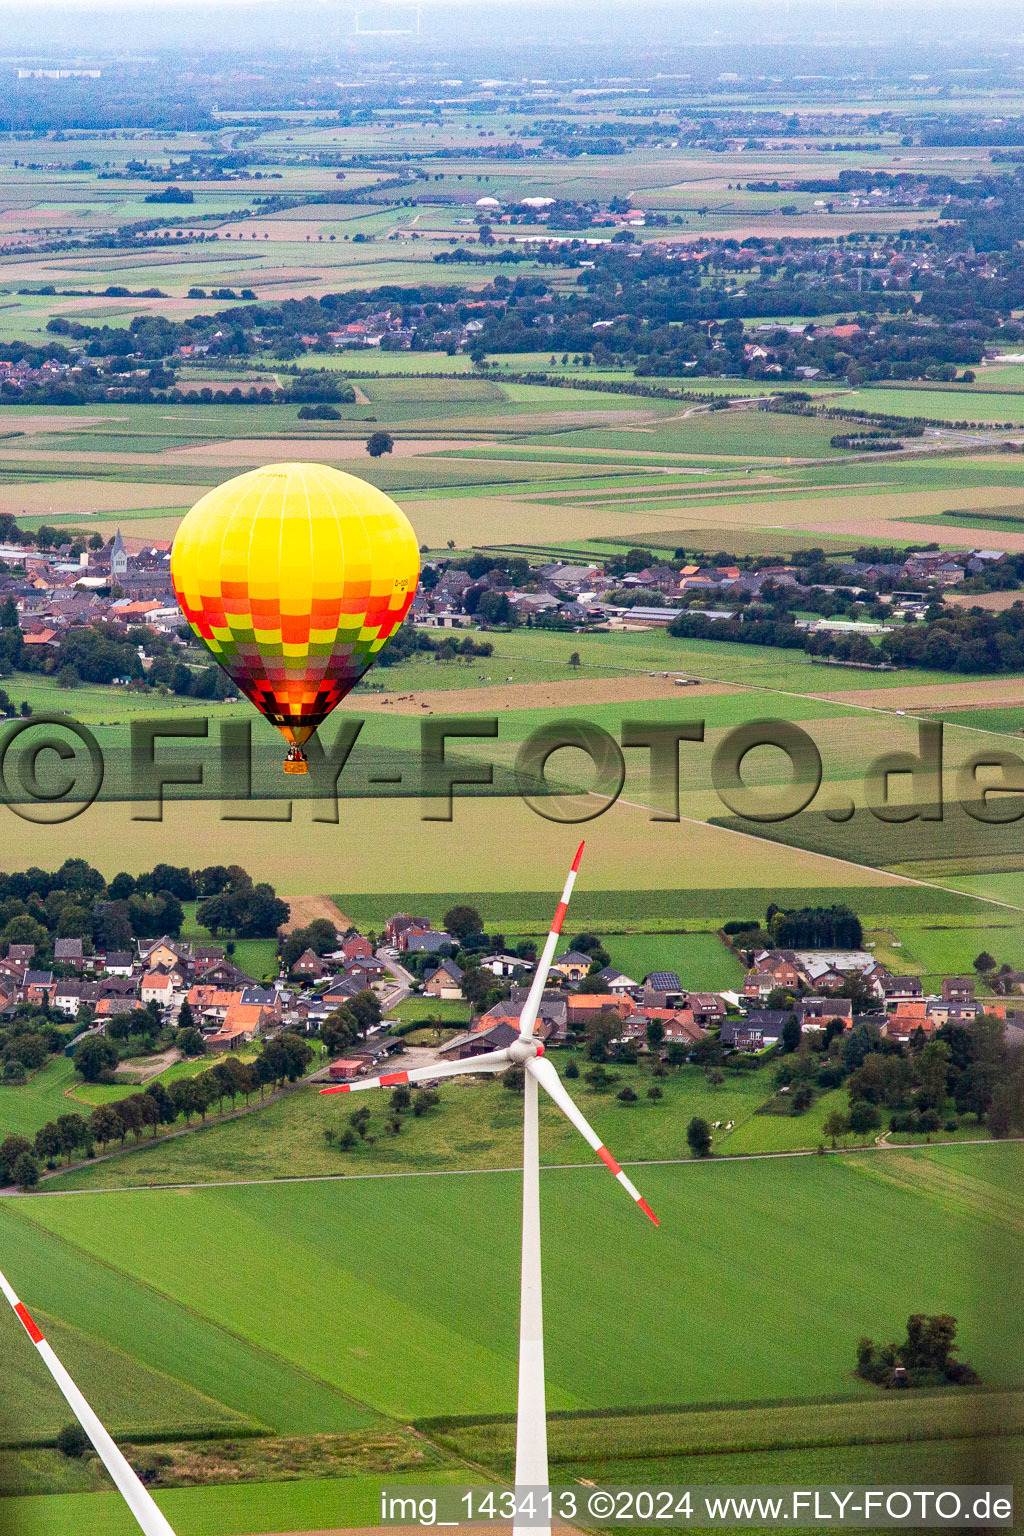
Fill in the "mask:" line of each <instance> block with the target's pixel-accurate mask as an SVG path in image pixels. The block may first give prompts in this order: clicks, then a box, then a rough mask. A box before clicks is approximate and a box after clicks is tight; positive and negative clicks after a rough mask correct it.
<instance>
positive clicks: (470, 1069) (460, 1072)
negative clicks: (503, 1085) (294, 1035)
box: [320, 1051, 513, 1093]
mask: <svg viewBox="0 0 1024 1536" xmlns="http://www.w3.org/2000/svg"><path fill="white" fill-rule="evenodd" d="M512 1064H513V1062H512V1057H511V1056H510V1054H509V1052H508V1051H487V1052H486V1053H485V1054H484V1055H482V1056H467V1057H466V1059H465V1060H464V1061H438V1062H435V1063H434V1065H432V1066H427V1067H410V1069H409V1071H408V1072H383V1073H381V1075H380V1077H361V1078H357V1079H356V1081H355V1082H353V1083H332V1084H331V1086H330V1087H329V1088H321V1089H320V1092H321V1093H358V1092H360V1091H361V1090H362V1089H363V1088H397V1087H398V1086H399V1084H400V1083H429V1082H431V1081H432V1080H433V1079H434V1078H435V1077H471V1076H472V1075H473V1073H474V1072H503V1071H504V1070H505V1068H506V1067H510V1066H512Z"/></svg>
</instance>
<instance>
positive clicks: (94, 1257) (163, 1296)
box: [16, 1186, 397, 1430]
mask: <svg viewBox="0 0 1024 1536" xmlns="http://www.w3.org/2000/svg"><path fill="white" fill-rule="evenodd" d="M200 1187H202V1186H200ZM68 1193H70V1191H68ZM17 1218H20V1219H23V1220H25V1221H27V1222H28V1223H29V1225H30V1226H32V1227H34V1228H35V1230H36V1231H37V1232H42V1233H44V1234H45V1235H46V1236H47V1237H50V1238H53V1239H54V1241H56V1242H58V1243H65V1244H66V1245H67V1246H68V1247H69V1248H71V1249H72V1250H73V1251H74V1252H75V1253H76V1254H78V1255H79V1257H80V1258H83V1259H85V1260H86V1261H87V1262H88V1263H92V1264H97V1265H99V1267H100V1268H101V1269H105V1270H108V1271H109V1273H110V1274H112V1275H116V1276H117V1277H118V1278H119V1279H121V1280H130V1281H131V1282H132V1284H134V1285H138V1286H140V1287H141V1288H142V1289H143V1290H145V1291H148V1292H149V1293H150V1295H152V1296H156V1297H158V1298H159V1299H160V1301H162V1302H165V1303H166V1304H167V1305H168V1306H172V1307H176V1308H177V1309H178V1311H179V1312H184V1313H186V1314H187V1315H188V1316H189V1317H192V1318H195V1319H196V1321H197V1322H199V1323H201V1324H202V1325H203V1326H204V1327H206V1328H213V1329H215V1330H216V1331H217V1332H218V1333H223V1334H225V1335H226V1336H227V1337H228V1338H230V1339H235V1340H236V1341H237V1342H238V1343H239V1344H242V1345H244V1346H245V1348H247V1349H251V1350H252V1351H253V1353H254V1354H255V1355H256V1356H260V1355H263V1356H265V1357H266V1358H267V1359H269V1360H275V1361H276V1362H277V1363H278V1364H279V1365H283V1366H285V1367H286V1368H287V1369H288V1370H290V1371H294V1372H295V1373H296V1375H298V1376H302V1377H305V1379H306V1380H307V1381H313V1382H316V1384H317V1386H319V1387H322V1388H325V1389H326V1390H327V1391H328V1392H334V1393H336V1394H337V1396H338V1397H340V1398H342V1399H343V1401H345V1402H346V1403H351V1404H352V1405H353V1406H354V1407H356V1408H359V1409H361V1410H362V1411H363V1412H364V1413H368V1414H370V1415H371V1417H373V1418H376V1419H378V1420H385V1421H388V1422H390V1423H395V1422H397V1421H396V1420H394V1419H392V1417H391V1415H390V1414H388V1413H385V1412H384V1411H383V1410H382V1409H380V1408H375V1407H374V1405H373V1404H372V1403H367V1402H364V1401H363V1399H362V1398H360V1397H355V1396H353V1394H352V1393H351V1392H345V1391H344V1390H343V1389H342V1388H341V1387H339V1386H337V1385H336V1384H335V1383H334V1382H333V1381H328V1380H327V1378H326V1377H325V1376H318V1375H317V1374H316V1372H315V1371H311V1370H310V1369H309V1368H308V1366H304V1365H300V1364H299V1363H298V1362H297V1361H295V1360H289V1358H288V1356H287V1355H282V1354H279V1353H278V1352H277V1350H275V1349H268V1348H267V1347H266V1346H265V1345H263V1344H258V1343H257V1342H256V1340H255V1339H249V1338H246V1336H245V1334H244V1333H239V1332H238V1331H237V1330H236V1329H234V1328H231V1327H229V1326H228V1325H227V1323H221V1322H218V1321H217V1319H216V1318H214V1317H210V1316H208V1315H207V1314H206V1313H205V1312H200V1311H199V1310H198V1308H196V1307H193V1306H191V1305H190V1304H189V1303H188V1302H186V1301H180V1300H179V1299H178V1298H177V1297H176V1296H172V1295H170V1294H169V1292H167V1291H163V1290H161V1289H160V1287H159V1286H157V1285H154V1284H153V1283H152V1281H150V1280H143V1279H141V1278H140V1277H139V1276H138V1275H135V1274H132V1273H131V1271H130V1270H127V1269H121V1268H120V1267H119V1266H118V1265H117V1264H115V1263H113V1262H112V1261H111V1260H110V1259H105V1258H103V1257H102V1256H101V1255H100V1254H98V1253H92V1252H90V1250H89V1249H88V1248H83V1247H82V1245H81V1244H80V1243H77V1242H75V1241H74V1239H73V1238H69V1237H67V1236H65V1235H64V1234H63V1233H58V1232H51V1231H50V1229H49V1227H45V1226H43V1225H42V1223H41V1222H38V1221H34V1220H33V1219H32V1217H31V1216H30V1215H29V1214H28V1212H27V1211H25V1212H21V1211H19V1212H17V1213H16V1219H17ZM50 1315H51V1316H56V1314H55V1313H52V1312H51V1314H50ZM59 1321H61V1322H64V1323H67V1321H68V1320H67V1318H63V1317H62V1318H60V1319H59ZM70 1326H71V1327H75V1324H74V1323H72V1324H71V1325H70ZM116 1347H118V1346H115V1348H116ZM122 1353H125V1351H124V1350H122ZM132 1358H133V1359H134V1358H137V1357H135V1356H133V1357H132ZM164 1375H166V1376H168V1377H169V1378H170V1379H171V1380H172V1381H179V1380H180V1379H181V1378H180V1377H178V1376H172V1375H171V1373H170V1372H169V1371H165V1372H164ZM183 1385H184V1386H186V1387H191V1383H190V1382H187V1381H186V1382H183ZM192 1390H193V1391H194V1390H195V1388H192ZM213 1401H215V1402H219V1401H220V1399H213ZM221 1406H222V1407H225V1408H229V1407H230V1404H228V1403H223V1404H221ZM252 1422H253V1423H254V1424H259V1423H260V1421H259V1420H258V1419H256V1418H253V1420H252ZM265 1427H266V1428H267V1429H269V1430H272V1429H273V1426H272V1425H269V1424H268V1425H266V1426H265Z"/></svg>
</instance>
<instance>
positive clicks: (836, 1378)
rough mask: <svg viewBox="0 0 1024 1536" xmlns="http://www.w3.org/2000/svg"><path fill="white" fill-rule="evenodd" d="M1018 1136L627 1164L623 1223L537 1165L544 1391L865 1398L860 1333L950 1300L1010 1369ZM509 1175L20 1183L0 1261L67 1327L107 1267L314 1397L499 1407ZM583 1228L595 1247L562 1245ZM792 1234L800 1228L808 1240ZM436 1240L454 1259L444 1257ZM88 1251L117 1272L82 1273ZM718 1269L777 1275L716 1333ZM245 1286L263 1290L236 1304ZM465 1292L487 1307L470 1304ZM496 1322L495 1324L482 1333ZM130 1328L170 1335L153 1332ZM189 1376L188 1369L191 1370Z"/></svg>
mask: <svg viewBox="0 0 1024 1536" xmlns="http://www.w3.org/2000/svg"><path fill="white" fill-rule="evenodd" d="M1021 1156H1022V1154H1021V1151H1020V1148H1019V1147H1017V1146H1015V1145H1012V1144H1008V1145H990V1146H987V1147H976V1148H962V1149H959V1150H947V1149H943V1148H937V1149H931V1150H929V1151H924V1152H922V1151H915V1152H892V1153H884V1152H883V1153H876V1154H860V1155H858V1156H854V1157H850V1158H842V1157H827V1158H814V1157H811V1158H802V1159H796V1160H791V1159H782V1160H772V1159H767V1160H755V1161H751V1162H740V1163H731V1162H728V1161H724V1162H717V1163H712V1164H710V1165H700V1164H689V1165H687V1166H685V1167H671V1168H669V1167H664V1168H657V1167H651V1168H647V1169H644V1170H642V1178H641V1184H642V1187H643V1190H644V1193H645V1194H646V1196H647V1198H648V1199H649V1200H650V1202H651V1204H652V1205H653V1206H654V1208H655V1210H656V1211H657V1212H658V1214H659V1216H660V1217H661V1221H662V1226H661V1229H660V1231H655V1230H654V1229H653V1228H648V1227H644V1226H642V1225H640V1224H639V1222H638V1218H637V1217H636V1215H635V1213H634V1212H632V1210H631V1209H630V1208H629V1206H628V1203H627V1202H624V1200H623V1198H622V1195H621V1192H620V1191H619V1190H618V1189H616V1188H615V1186H614V1185H613V1184H612V1181H611V1180H608V1179H606V1178H604V1177H603V1176H602V1170H601V1169H600V1168H599V1167H594V1168H588V1169H587V1170H586V1171H584V1170H580V1171H573V1170H561V1171H556V1170H553V1171H551V1172H549V1173H547V1174H546V1175H545V1177H544V1180H543V1203H544V1211H545V1233H546V1240H545V1267H546V1280H547V1288H548V1292H549V1294H550V1295H551V1296H555V1297H557V1296H560V1295H572V1297H573V1305H572V1307H571V1308H565V1309H563V1308H560V1307H558V1306H554V1307H550V1308H549V1310H548V1316H547V1333H548V1383H549V1399H550V1403H551V1406H552V1408H554V1409H561V1408H572V1407H584V1406H585V1407H591V1408H602V1407H614V1406H615V1405H618V1404H636V1405H640V1404H644V1403H647V1404H654V1403H671V1402H676V1403H691V1404H693V1403H711V1402H728V1401H742V1402H749V1401H750V1400H751V1399H757V1398H778V1397H792V1396H793V1395H794V1389H795V1395H798V1396H803V1397H805V1398H806V1397H810V1396H815V1395H824V1396H827V1397H828V1398H829V1399H830V1400H834V1399H838V1398H845V1397H862V1398H863V1397H872V1396H873V1392H872V1389H870V1388H866V1387H865V1386H864V1384H863V1383H860V1382H858V1381H857V1380H856V1378H854V1377H853V1376H852V1375H851V1366H852V1361H853V1353H854V1348H855V1345H856V1340H857V1338H858V1337H859V1336H860V1335H861V1334H864V1333H869V1334H871V1335H872V1336H874V1337H876V1338H877V1337H894V1336H896V1333H897V1331H898V1329H899V1328H900V1326H901V1324H902V1323H903V1322H904V1321H905V1319H906V1315H907V1312H908V1310H921V1311H933V1312H938V1311H949V1312H952V1313H953V1314H954V1315H955V1316H956V1317H957V1318H958V1319H959V1322H960V1339H961V1342H962V1345H963V1355H964V1358H965V1359H968V1360H970V1361H971V1362H972V1364H973V1365H974V1366H975V1367H976V1369H977V1370H978V1371H979V1373H980V1374H981V1377H982V1380H983V1382H984V1384H985V1385H986V1386H987V1387H997V1386H1003V1387H1009V1386H1015V1385H1018V1384H1019V1383H1020V1374H1021V1370H1020V1364H1019V1362H1020V1352H1019V1350H1018V1349H1017V1348H1016V1347H1015V1346H1016V1342H1019V1339H1018V1337H1017V1334H1016V1324H1015V1323H1013V1321H1012V1317H1008V1316H1007V1314H1006V1312H1005V1309H1004V1308H1003V1305H1002V1298H1003V1296H1004V1295H1005V1294H1006V1293H1007V1290H1008V1288H1011V1287H1012V1284H1013V1276H1014V1274H1015V1273H1016V1271H1017V1269H1018V1268H1019V1264H1020V1260H1021V1243H1022V1239H1024V1232H1022V1229H1021V1223H1020V1220H1019V1216H1017V1215H1014V1214H1013V1210H1012V1204H1013V1202H1012V1195H1011V1194H1010V1191H1009V1190H1008V1189H1007V1187H1006V1180H1007V1178H1012V1177H1016V1176H1017V1175H1018V1174H1019V1169H1020V1163H1021ZM518 1182H519V1181H518V1179H517V1178H516V1177H515V1176H514V1175H511V1174H503V1173H494V1174H490V1175H475V1176H474V1175H469V1176H464V1177H460V1178H459V1179H458V1191H457V1203H455V1204H453V1194H454V1190H453V1187H452V1184H451V1179H450V1177H449V1178H445V1177H440V1178H426V1179H417V1178H413V1179H398V1180H373V1179H370V1180H354V1181H352V1182H340V1183H339V1182H334V1183H327V1184H323V1183H313V1184H292V1185H288V1186H277V1187H273V1186H271V1187H267V1186H254V1187H249V1188H241V1189H239V1188H235V1189H231V1188H227V1189H216V1188H208V1189H205V1190H194V1191H165V1192H158V1191H157V1192H154V1191H146V1190H143V1191H138V1192H136V1193H128V1194H114V1195H103V1194H97V1195H92V1196H90V1195H80V1196H76V1197H73V1198H61V1199H47V1198H40V1197H35V1198H32V1199H30V1200H28V1201H25V1202H20V1203H17V1204H16V1207H15V1213H14V1214H15V1215H16V1216H17V1218H18V1230H19V1231H22V1232H26V1233H28V1232H33V1233H34V1236H33V1239H32V1241H31V1242H27V1241H25V1240H23V1241H22V1243H21V1244H20V1245H19V1249H18V1252H19V1265H18V1268H17V1269H16V1271H15V1276H14V1278H15V1279H16V1281H18V1282H19V1284H20V1288H21V1290H22V1291H23V1293H24V1294H25V1296H26V1299H27V1300H29V1302H30V1303H31V1302H33V1301H35V1302H36V1303H37V1304H38V1303H39V1302H40V1301H42V1302H44V1303H45V1305H46V1307H47V1310H49V1311H51V1312H53V1311H54V1310H55V1305H54V1303H55V1302H56V1301H57V1298H58V1297H62V1302H61V1305H60V1307H59V1308H58V1309H57V1310H58V1312H59V1313H66V1312H67V1310H68V1309H69V1307H72V1306H73V1308H74V1310H75V1312H76V1314H77V1315H78V1317H79V1318H80V1319H81V1325H82V1326H83V1327H84V1328H88V1327H89V1326H90V1323H91V1322H92V1319H91V1318H90V1317H89V1313H90V1311H93V1313H94V1308H90V1305H89V1300H90V1298H91V1295H92V1294H93V1291H94V1287H95V1284H96V1282H97V1279H98V1277H99V1276H104V1277H105V1276H109V1281H105V1282H104V1283H107V1284H113V1283H121V1282H119V1281H117V1280H116V1279H115V1277H116V1276H118V1275H120V1274H126V1275H128V1276H130V1277H131V1281H130V1282H126V1283H127V1284H128V1288H129V1291H130V1290H131V1287H132V1286H134V1287H136V1288H137V1287H138V1286H139V1285H140V1284H141V1285H143V1286H151V1287H153V1288H154V1289H155V1290H156V1291H157V1292H158V1293H160V1295H161V1297H164V1296H166V1297H167V1298H168V1301H167V1302H164V1301H162V1300H161V1303H160V1304H161V1305H162V1306H163V1307H164V1308H165V1309H167V1308H168V1306H169V1305H170V1306H172V1307H173V1309H175V1310H177V1311H178V1315H179V1316H182V1315H185V1314H188V1315H190V1316H192V1317H194V1318H195V1319H197V1323H196V1325H195V1326H199V1324H200V1323H201V1324H202V1326H204V1327H205V1328H206V1329H207V1331H208V1332H209V1330H211V1329H212V1330H213V1331H215V1332H219V1333H220V1334H221V1335H223V1331H224V1330H230V1331H231V1332H233V1333H234V1332H237V1333H238V1334H239V1335H240V1336H241V1337H242V1338H244V1339H245V1340H246V1341H249V1342H248V1347H250V1348H251V1349H254V1351H256V1352H270V1353H272V1354H273V1355H274V1356H276V1357H277V1358H278V1359H279V1360H280V1361H281V1362H282V1369H283V1368H286V1367H287V1368H289V1369H291V1370H295V1371H300V1372H305V1373H307V1376H308V1379H310V1380H313V1381H316V1382H319V1383H322V1384H323V1386H322V1387H321V1391H322V1392H330V1391H332V1390H333V1392H334V1393H343V1394H350V1395H351V1397H354V1398H356V1399H359V1400H361V1401H362V1402H363V1403H365V1404H367V1405H369V1406H370V1407H371V1408H373V1409H376V1410H378V1411H381V1412H384V1413H387V1414H391V1415H394V1416H396V1417H398V1418H399V1419H400V1420H402V1421H403V1422H406V1421H407V1419H408V1417H410V1416H423V1415H431V1414H434V1415H436V1414H445V1413H457V1414H462V1415H473V1414H481V1413H491V1412H507V1411H508V1410H509V1408H510V1406H511V1404H512V1402H513V1401H514V1378H515V1329H514V1317H515V1290H516V1282H515V1276H516V1270H517V1264H516V1252H517V1247H518V1226H517V1219H516V1217H515V1210H516V1205H517V1201H518ZM4 1207H5V1210H4V1213H3V1214H4V1216H5V1217H7V1218H8V1219H9V1210H8V1207H9V1202H7V1201H5V1202H4ZM101 1213H102V1214H101ZM154 1216H158V1217H159V1219H154ZM26 1221H28V1222H29V1223H30V1225H29V1226H28V1227H26V1226H25V1223H26ZM581 1221H582V1222H583V1223H584V1226H582V1227H581V1225H580V1224H581ZM584 1230H585V1231H586V1234H587V1245H588V1251H593V1252H596V1253H600V1254H601V1255H602V1261H601V1263H600V1264H599V1265H596V1266H590V1265H586V1264H583V1263H581V1252H580V1247H579V1243H580V1234H581V1232H582V1231H584ZM809 1231H814V1232H817V1233H819V1234H820V1236H821V1240H820V1241H819V1242H817V1243H815V1244H814V1245H813V1246H811V1247H809V1245H808V1243H807V1239H806V1235H807V1233H808V1232H809ZM898 1231H907V1232H910V1231H912V1232H913V1234H914V1241H913V1243H892V1242H885V1243H882V1244H880V1242H879V1234H883V1233H892V1232H898ZM47 1234H53V1236H52V1237H50V1236H48V1235H47ZM695 1239H696V1241H695ZM453 1241H457V1242H458V1245H459V1256H460V1259H459V1264H458V1265H457V1266H451V1265H450V1264H449V1263H447V1262H446V1260H445V1258H444V1255H445V1254H449V1253H450V1251H451V1245H452V1243H453ZM68 1243H70V1244H72V1245H74V1247H73V1249H65V1248H64V1247H63V1245H64V1244H68ZM183 1243H186V1244H187V1247H188V1253H189V1262H188V1263H187V1264H182V1263H181V1262H180V1252H181V1247H182V1244H183ZM26 1247H32V1248H34V1249H35V1250H36V1251H37V1252H41V1251H43V1250H47V1249H54V1248H55V1249H56V1251H63V1252H69V1253H72V1254H73V1255H74V1261H73V1265H72V1266H71V1269H74V1268H75V1267H77V1273H75V1274H74V1279H73V1280H72V1278H71V1273H70V1271H69V1270H66V1269H64V1268H60V1269H58V1270H57V1271H56V1273H53V1272H49V1273H48V1272H47V1271H46V1270H45V1269H42V1270H40V1269H39V1268H38V1266H35V1267H33V1265H31V1264H29V1263H28V1262H27V1261H26V1258H25V1257H24V1256H23V1255H22V1250H23V1249H24V1248H26ZM965 1252H970V1253H971V1254H972V1260H973V1261H972V1263H971V1264H970V1265H967V1264H965V1263H964V1261H963V1256H964V1253H965ZM84 1254H89V1255H95V1257H96V1258H97V1259H99V1260H100V1261H101V1264H102V1265H104V1266H107V1265H109V1266H112V1268H111V1269H109V1270H108V1269H106V1268H100V1269H99V1270H97V1268H96V1266H95V1264H94V1262H93V1260H92V1259H85V1258H84V1257H83V1256H82V1255H84ZM264 1256H265V1257H264ZM263 1263H267V1264H271V1265H272V1268H273V1277H274V1278H273V1284H272V1285H260V1284H259V1276H260V1271H261V1265H262V1264H263ZM396 1266H400V1268H401V1273H402V1275H403V1285H402V1289H401V1292H400V1293H398V1294H396V1293H395V1290H394V1285H393V1277H394V1275H395V1273H396V1272H397V1270H396ZM669 1274H671V1275H672V1276H673V1277H674V1279H673V1283H672V1285H671V1287H669V1288H666V1286H665V1283H664V1282H665V1277H666V1275H669ZM723 1276H727V1277H729V1279H728V1282H727V1283H723V1278H722V1277H723ZM737 1285H742V1286H743V1288H744V1290H745V1291H749V1292H750V1294H751V1295H752V1296H761V1297H764V1298H765V1304H767V1298H768V1297H770V1296H774V1295H777V1294H778V1293H779V1291H780V1289H781V1290H783V1291H784V1292H785V1294H786V1296H787V1297H788V1298H789V1302H788V1305H787V1306H786V1307H784V1308H781V1309H777V1310H776V1311H775V1312H774V1313H773V1326H772V1328H771V1329H757V1330H751V1329H741V1330H739V1331H737V1328H736V1318H735V1310H736V1286H737ZM254 1287H255V1289H256V1290H258V1291H259V1294H260V1304H259V1306H253V1305H251V1304H250V1303H251V1301H252V1297H253V1292H254ZM626 1288H628V1291H629V1295H630V1298H631V1301H630V1305H629V1307H623V1306H622V1304H621V1297H622V1295H623V1294H624V1292H625V1290H626ZM41 1291H42V1292H44V1293H45V1294H44V1295H40V1292H41ZM135 1294H136V1295H138V1294H140V1293H139V1292H138V1290H137V1289H136V1291H135ZM482 1294H486V1295H487V1296H488V1297H489V1300H490V1305H489V1307H488V1308H487V1316H484V1315H482V1313H481V1312H480V1311H479V1310H478V1309H474V1308H471V1307H467V1306H466V1305H465V1298H466V1296H467V1295H482ZM694 1298H700V1300H699V1304H696V1303H695V1300H694ZM382 1307H383V1308H386V1310H387V1314H388V1318H389V1325H388V1328H387V1330H386V1331H384V1332H383V1333H381V1334H379V1335H378V1336H377V1337H376V1338H375V1341H374V1347H373V1349H372V1350H370V1349H366V1348H364V1347H363V1345H362V1342H361V1338H360V1335H359V1334H358V1333H357V1334H355V1335H351V1334H350V1335H348V1336H345V1335H341V1336H339V1335H338V1332H337V1330H336V1329H335V1328H333V1327H324V1326H321V1325H320V1319H322V1318H324V1317H327V1316H330V1317H342V1316H366V1315H372V1314H373V1313H375V1312H376V1311H378V1310H379V1309H380V1308H382ZM181 1308H184V1309H185V1314H183V1313H182V1312H181V1311H180V1309H181ZM118 1310H119V1314H120V1315H121V1316H123V1315H124V1311H125V1308H124V1306H121V1307H120V1308H119V1309H118ZM502 1316H507V1318H508V1327H507V1329H502V1328H500V1327H499V1328H498V1329H496V1328H495V1324H494V1319H495V1318H500V1317H502ZM581 1318H586V1319H587V1320H588V1326H589V1327H590V1328H599V1329H600V1333H601V1338H602V1341H603V1347H602V1348H601V1349H600V1350H581V1349H580V1348H579V1339H580V1334H579V1330H580V1319H581ZM299 1319H302V1320H303V1321H302V1323H301V1325H300V1323H299ZM313 1319H316V1322H312V1321H311V1320H313ZM111 1321H115V1320H111ZM93 1326H94V1324H93ZM108 1326H109V1324H108ZM115 1326H116V1322H115ZM122 1326H123V1325H122ZM1008 1329H1009V1330H1010V1331H1009V1332H1008ZM638 1338H639V1339H642V1340H643V1347H642V1348H639V1349H638V1348H637V1347H636V1341H637V1339H638ZM147 1342H148V1343H149V1345H150V1348H151V1349H153V1348H156V1347H157V1345H158V1343H159V1344H160V1345H162V1347H163V1348H164V1349H168V1348H170V1347H172V1341H171V1340H169V1339H167V1338H166V1337H164V1338H162V1339H161V1340H159V1341H157V1340H147ZM186 1342H187V1341H186V1340H184V1339H179V1340H178V1341H177V1343H178V1345H179V1347H180V1346H181V1345H184V1344H186ZM452 1360H458V1362H459V1371H458V1373H457V1375H453V1374H452V1372H451V1370H450V1365H451V1362H452ZM209 1374H210V1373H209V1371H207V1372H206V1376H207V1379H209ZM186 1379H189V1380H195V1368H193V1372H192V1373H191V1374H190V1375H187V1376H186ZM196 1384H197V1385H198V1382H197V1383H196ZM237 1385H238V1384H237V1383H235V1386H236V1388H237ZM242 1395H244V1394H242ZM225 1396H226V1393H225V1387H224V1384H223V1383H222V1384H221V1385H220V1388H219V1397H220V1400H224V1399H225ZM238 1396H239V1392H238V1391H237V1390H236V1391H235V1393H234V1397H235V1400H237V1398H238ZM264 1396H265V1395H264ZM337 1401H338V1402H339V1404H340V1403H341V1402H342V1401H343V1400H342V1399H340V1398H339V1399H337ZM250 1411H255V1405H253V1406H252V1407H251V1408H250ZM351 1411H352V1410H351V1409H349V1413H351ZM264 1412H265V1410H264ZM261 1416H262V1415H261ZM275 1416H276V1417H277V1418H280V1417H281V1409H280V1407H279V1408H278V1409H277V1410H276V1414H275ZM268 1417H269V1415H268Z"/></svg>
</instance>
